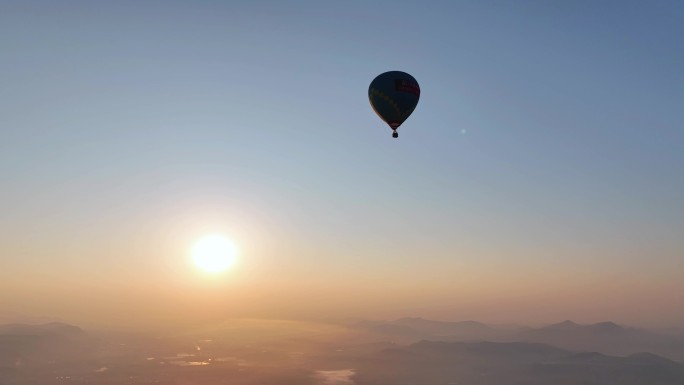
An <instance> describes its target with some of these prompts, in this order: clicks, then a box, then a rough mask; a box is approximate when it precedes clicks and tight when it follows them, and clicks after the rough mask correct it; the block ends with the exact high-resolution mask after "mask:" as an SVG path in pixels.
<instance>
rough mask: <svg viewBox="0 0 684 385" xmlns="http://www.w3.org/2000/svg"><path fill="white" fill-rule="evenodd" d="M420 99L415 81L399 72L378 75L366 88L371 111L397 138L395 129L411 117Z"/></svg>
mask: <svg viewBox="0 0 684 385" xmlns="http://www.w3.org/2000/svg"><path fill="white" fill-rule="evenodd" d="M419 98H420V87H419V86H418V82H417V81H416V79H415V78H414V77H413V76H411V75H409V74H407V73H406V72H401V71H389V72H385V73H383V74H380V75H378V76H377V77H376V78H375V79H373V81H372V82H371V84H370V87H368V99H369V100H370V104H371V106H372V107H373V110H374V111H375V113H376V114H378V116H379V117H380V119H382V120H384V121H385V123H387V124H388V125H389V126H390V128H391V129H392V131H393V132H392V137H393V138H397V137H399V134H397V128H399V126H401V124H402V123H404V121H405V120H406V119H407V118H408V117H409V116H410V115H411V113H412V112H413V110H414V109H415V108H416V105H417V104H418V99H419Z"/></svg>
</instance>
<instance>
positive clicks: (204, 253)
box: [192, 234, 236, 273]
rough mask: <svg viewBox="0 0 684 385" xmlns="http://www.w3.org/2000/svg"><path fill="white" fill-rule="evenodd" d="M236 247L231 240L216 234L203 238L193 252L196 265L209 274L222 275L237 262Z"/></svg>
mask: <svg viewBox="0 0 684 385" xmlns="http://www.w3.org/2000/svg"><path fill="white" fill-rule="evenodd" d="M235 255H236V250H235V245H234V244H233V242H231V240H230V239H228V238H226V237H224V236H222V235H218V234H214V235H207V236H205V237H203V238H201V239H200V240H199V241H197V243H196V244H195V247H194V248H193V250H192V260H193V261H194V262H195V265H196V266H197V267H198V268H200V269H201V270H204V271H206V272H207V273H220V272H222V271H225V270H227V269H228V268H229V267H230V266H231V265H232V264H233V263H234V262H235Z"/></svg>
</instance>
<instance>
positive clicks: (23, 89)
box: [0, 1, 684, 326]
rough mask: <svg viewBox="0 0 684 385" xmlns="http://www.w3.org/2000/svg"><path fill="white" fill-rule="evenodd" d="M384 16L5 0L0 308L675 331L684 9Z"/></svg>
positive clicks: (149, 318) (540, 4)
mask: <svg viewBox="0 0 684 385" xmlns="http://www.w3.org/2000/svg"><path fill="white" fill-rule="evenodd" d="M374 4H375V5H369V4H366V2H362V1H358V2H356V1H347V2H325V1H323V2H322V1H311V2H295V1H273V2H256V1H255V2H238V1H225V2H220V1H185V2H182V1H118V2H105V1H82V2H79V1H60V2H54V1H45V2H38V1H2V2H0V132H1V136H0V182H1V183H2V190H1V195H0V197H1V198H0V313H2V314H5V315H7V314H9V315H12V314H32V315H48V316H55V317H62V318H64V319H67V320H69V321H72V322H74V323H78V322H83V323H88V322H90V323H98V322H99V323H104V322H108V323H110V324H116V323H119V322H121V323H139V324H144V323H151V322H158V321H164V322H169V323H179V322H191V323H192V322H199V321H206V320H214V319H220V318H223V317H232V316H253V317H302V316H304V317H312V316H321V317H327V316H341V315H349V316H362V317H372V318H377V317H380V318H382V317H395V316H425V317H434V318H440V319H453V320H461V319H479V320H482V321H488V322H546V321H558V320H563V319H566V318H571V319H575V320H578V321H586V322H591V321H600V320H604V319H612V320H615V321H620V322H627V323H632V324H643V325H662V326H672V325H682V324H683V323H684V307H683V306H681V304H682V301H684V279H682V274H683V273H684V237H682V234H684V171H683V170H684V166H683V165H684V148H683V144H684V130H683V129H684V70H683V69H684V3H682V2H681V1H656V2H648V1H640V2H637V1H600V2H599V1H571V2H560V1H515V2H511V1H459V2H418V1H416V2H411V1H405V2H397V1H387V2H375V3H374ZM388 70H402V71H406V72H409V73H411V74H412V75H413V76H414V77H415V78H416V79H417V80H418V82H419V83H420V86H421V90H422V93H421V100H420V103H419V105H418V107H417V109H416V110H415V112H414V114H413V115H412V116H411V117H410V118H409V119H408V120H407V121H406V123H404V125H403V126H402V127H401V128H400V130H399V132H400V137H399V139H398V140H395V139H392V137H391V131H390V130H389V128H387V127H386V126H385V125H384V123H382V122H381V121H380V120H379V119H378V118H377V117H376V116H375V115H374V113H373V111H372V109H371V108H370V106H369V103H368V97H367V90H368V84H369V83H370V81H371V80H372V79H373V78H374V77H375V76H376V75H378V74H379V73H382V72H385V71H388ZM217 232H218V233H224V234H226V235H228V236H230V237H231V238H232V239H233V240H234V242H235V243H236V244H237V245H238V248H239V249H240V257H239V261H238V263H237V264H236V265H235V266H234V267H233V269H232V270H231V271H229V272H228V273H226V274H224V275H220V276H215V277H210V276H208V275H206V274H203V273H200V272H198V271H197V270H196V269H194V268H193V267H192V266H191V263H190V262H189V254H190V250H191V248H192V245H193V243H194V242H196V240H197V239H199V238H200V237H201V236H202V235H204V234H207V233H217ZM131 312H134V313H133V314H135V317H131ZM2 314H0V315H2Z"/></svg>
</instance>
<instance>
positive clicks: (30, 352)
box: [0, 322, 95, 369]
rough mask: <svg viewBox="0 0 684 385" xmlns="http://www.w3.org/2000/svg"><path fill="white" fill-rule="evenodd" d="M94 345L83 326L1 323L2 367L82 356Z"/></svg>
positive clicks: (0, 349) (26, 365)
mask: <svg viewBox="0 0 684 385" xmlns="http://www.w3.org/2000/svg"><path fill="white" fill-rule="evenodd" d="M94 347H95V341H94V340H93V339H91V338H90V337H89V336H88V335H87V334H86V333H85V332H84V331H83V330H82V329H81V328H79V327H77V326H73V325H69V324H65V323H59V322H52V323H47V324H41V325H27V324H5V325H0V368H3V367H4V368H5V369H7V368H17V367H21V366H23V367H30V366H32V365H35V364H44V363H46V362H58V361H68V360H76V359H81V358H83V357H86V356H88V355H89V354H91V353H92V351H93V349H94Z"/></svg>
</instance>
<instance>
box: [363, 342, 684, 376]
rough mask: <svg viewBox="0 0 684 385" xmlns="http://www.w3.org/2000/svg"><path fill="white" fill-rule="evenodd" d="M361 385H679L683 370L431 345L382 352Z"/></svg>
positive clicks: (505, 348)
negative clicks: (376, 384) (377, 384)
mask: <svg viewBox="0 0 684 385" xmlns="http://www.w3.org/2000/svg"><path fill="white" fill-rule="evenodd" d="M356 381H357V383H358V384H359V385H370V384H374V383H387V384H390V383H391V384H397V385H409V384H422V385H432V384H435V385H437V384H440V385H443V384H469V385H509V384H510V385H514V384H515V385H517V384H525V385H528V384H529V385H543V384H545V385H548V384H554V385H577V384H583V385H666V384H667V385H677V384H684V366H683V365H680V364H678V363H676V362H674V361H671V360H668V359H666V358H663V357H659V356H656V355H653V354H635V355H632V356H628V357H614V356H608V355H603V354H600V353H572V352H571V351H568V350H564V349H559V348H555V347H552V346H549V345H545V344H537V343H521V342H509V343H497V342H432V341H422V342H419V343H416V344H413V345H410V346H407V347H402V348H394V349H386V350H383V351H382V352H380V353H377V354H375V355H373V356H372V357H371V358H370V359H369V360H367V361H366V362H365V363H363V364H362V366H361V367H360V368H359V371H358V374H357V376H356Z"/></svg>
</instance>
